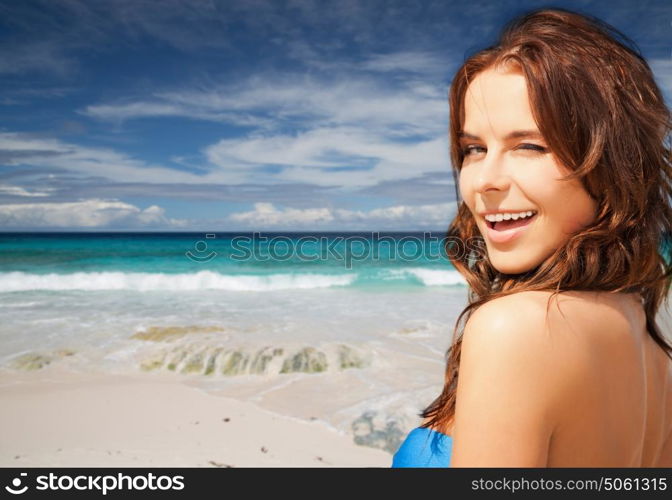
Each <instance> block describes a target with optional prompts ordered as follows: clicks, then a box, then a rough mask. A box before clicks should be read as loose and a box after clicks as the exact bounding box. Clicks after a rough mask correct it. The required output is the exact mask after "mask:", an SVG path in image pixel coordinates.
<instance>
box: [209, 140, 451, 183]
mask: <svg viewBox="0 0 672 500" xmlns="http://www.w3.org/2000/svg"><path fill="white" fill-rule="evenodd" d="M205 155H206V157H207V159H208V161H209V162H210V163H212V164H213V165H217V166H219V167H220V168H221V169H222V170H225V171H231V169H232V168H234V169H241V171H242V172H245V171H246V172H248V173H247V175H248V176H249V178H250V179H252V178H254V177H256V178H257V181H258V176H259V174H255V169H256V170H257V171H259V169H262V168H263V167H264V166H265V165H279V166H282V167H283V168H282V169H281V170H280V171H279V172H278V173H275V174H273V178H274V179H275V180H276V181H278V180H279V181H289V182H308V183H310V184H314V185H320V186H339V187H346V188H359V187H363V186H372V185H376V184H378V183H380V182H383V181H390V180H400V179H411V178H414V177H420V176H422V175H423V174H426V173H431V172H443V171H446V170H448V168H449V167H448V166H449V156H448V143H447V139H446V138H445V137H439V138H434V139H430V140H425V141H418V142H395V141H393V140H391V139H389V138H386V137H384V136H379V135H377V134H374V133H371V132H368V133H367V132H366V131H364V130H362V129H359V128H355V127H333V128H323V129H315V130H310V131H308V132H305V133H301V134H297V135H295V136H292V135H271V136H268V137H264V136H258V137H255V136H252V137H249V138H242V139H227V140H222V141H220V142H218V143H216V144H214V145H212V146H210V147H208V148H206V149H205ZM245 169H247V170H245Z"/></svg>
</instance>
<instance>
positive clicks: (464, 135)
mask: <svg viewBox="0 0 672 500" xmlns="http://www.w3.org/2000/svg"><path fill="white" fill-rule="evenodd" d="M457 136H458V138H460V139H471V140H473V141H480V140H481V138H480V137H478V136H477V135H475V134H470V133H469V132H465V131H463V130H461V131H460V132H458V133H457ZM521 137H525V138H528V139H543V138H544V136H542V135H541V133H540V132H539V131H538V130H514V131H513V132H509V133H508V134H507V135H506V137H504V140H505V141H508V140H509V139H520V138H521Z"/></svg>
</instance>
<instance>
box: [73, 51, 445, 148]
mask: <svg viewBox="0 0 672 500" xmlns="http://www.w3.org/2000/svg"><path fill="white" fill-rule="evenodd" d="M401 57H406V58H408V57H409V56H408V55H403V54H402V56H401ZM418 57H420V56H418ZM386 58H387V59H383V60H382V62H381V61H379V60H378V59H374V60H372V61H371V62H370V63H365V64H370V65H372V66H380V65H381V64H383V63H384V64H387V65H388V66H389V67H390V71H391V70H392V65H393V64H397V65H400V64H409V63H408V62H406V63H404V62H402V61H398V60H396V59H395V55H394V54H391V55H388V56H386ZM386 61H387V62H386ZM421 63H422V64H423V65H436V66H437V67H440V66H441V63H440V61H439V60H438V59H436V58H434V57H433V56H429V55H425V56H424V59H422V62H421ZM330 76H331V79H330V80H326V79H325V78H321V79H317V78H311V77H306V76H304V77H298V76H289V77H287V76H283V75H279V74H273V73H267V74H261V75H257V76H255V77H253V78H250V79H248V80H246V81H242V82H238V83H236V84H230V85H223V86H216V87H210V88H205V89H186V90H178V91H169V92H159V93H156V94H154V95H153V96H152V97H151V98H150V99H147V100H141V101H136V102H120V103H106V104H98V105H92V106H88V107H86V108H85V109H84V110H82V111H80V113H82V114H84V115H87V116H89V117H92V118H97V119H101V120H111V121H123V120H131V119H138V118H146V117H151V116H158V117H161V116H181V117H188V118H193V119H200V120H211V121H217V122H227V123H231V124H234V125H245V126H257V127H263V128H266V127H271V128H273V127H276V128H277V127H282V126H286V125H287V124H290V125H295V126H299V127H301V128H305V127H308V126H325V125H331V126H333V125H359V126H362V127H369V128H370V127H371V126H375V127H376V128H377V130H378V131H379V132H380V131H388V132H390V133H392V132H395V133H396V134H404V135H408V134H428V133H430V134H436V133H438V132H439V131H440V130H442V129H443V128H444V124H445V123H447V118H448V114H447V111H448V104H447V97H446V96H447V92H446V89H445V88H443V87H442V86H441V85H437V84H434V85H432V84H429V83H427V82H426V81H424V82H423V81H416V79H415V77H413V78H408V79H406V80H399V79H397V80H395V81H392V80H389V79H387V78H380V77H377V78H371V77H369V76H364V75H362V74H357V73H348V74H345V75H340V76H339V75H330Z"/></svg>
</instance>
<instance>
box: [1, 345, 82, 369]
mask: <svg viewBox="0 0 672 500" xmlns="http://www.w3.org/2000/svg"><path fill="white" fill-rule="evenodd" d="M73 354H75V351H72V350H70V349H59V350H57V351H52V352H48V353H37V352H30V353H27V354H24V355H22V356H19V357H18V358H16V359H14V360H13V361H12V363H11V365H12V367H14V368H17V369H19V370H26V371H31V370H40V369H42V368H44V367H45V366H47V365H49V364H51V363H52V362H54V361H58V360H60V359H63V358H65V357H68V356H72V355H73Z"/></svg>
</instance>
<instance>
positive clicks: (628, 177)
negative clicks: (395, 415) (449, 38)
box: [393, 9, 672, 467]
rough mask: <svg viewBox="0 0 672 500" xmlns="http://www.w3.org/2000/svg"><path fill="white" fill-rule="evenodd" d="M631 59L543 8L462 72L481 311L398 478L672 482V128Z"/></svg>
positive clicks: (462, 126) (459, 178) (584, 26)
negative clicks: (553, 470)
mask: <svg viewBox="0 0 672 500" xmlns="http://www.w3.org/2000/svg"><path fill="white" fill-rule="evenodd" d="M629 45H632V42H630V41H629V40H628V39H627V38H626V37H625V36H624V35H622V34H621V33H619V32H618V31H616V30H615V29H614V28H612V27H610V26H609V25H607V24H606V23H603V22H601V21H599V20H597V19H594V18H591V17H589V16H584V15H580V14H577V13H573V12H569V11H566V10H562V9H543V10H538V11H533V12H530V13H528V14H526V15H524V16H521V17H519V18H517V19H515V20H513V21H512V22H510V23H509V24H508V25H507V26H506V28H505V29H504V31H503V33H502V36H501V39H500V41H499V43H498V44H497V45H496V46H494V47H490V48H487V49H485V50H483V51H481V52H479V53H477V54H475V55H474V56H472V57H471V58H469V59H468V60H467V61H466V62H465V63H464V65H463V66H462V67H461V68H460V69H459V70H458V72H457V74H456V76H455V78H454V80H453V82H452V84H451V89H450V133H451V142H452V144H451V155H452V161H453V165H454V166H456V169H455V170H454V175H455V177H456V179H455V180H456V185H457V186H458V188H459V195H460V196H459V197H458V203H459V207H458V212H457V215H456V217H455V219H454V221H453V222H452V223H451V225H450V228H449V230H448V234H447V236H448V238H447V241H456V239H457V238H459V240H461V241H467V240H469V239H470V238H474V237H482V238H483V240H484V242H485V249H484V251H483V252H481V254H478V253H477V252H475V251H472V252H471V253H468V254H464V253H463V254H462V255H457V256H455V257H451V261H452V262H453V264H454V266H455V267H456V269H458V270H459V271H460V273H461V274H462V275H463V276H464V277H465V278H466V280H467V283H468V285H469V305H468V306H467V307H466V308H465V310H464V311H462V313H461V314H460V316H459V317H458V319H457V325H456V331H455V336H454V342H453V345H452V346H451V348H450V349H449V350H448V353H447V358H448V362H447V367H446V379H445V386H444V389H443V392H442V393H441V394H440V396H438V397H437V399H436V400H435V401H434V402H433V403H431V404H430V405H429V406H428V407H427V408H426V409H425V410H424V411H423V412H422V413H421V416H422V417H424V421H423V422H422V424H421V426H420V427H418V428H416V429H414V430H413V431H411V433H410V434H409V435H408V437H407V438H406V440H405V441H404V443H403V444H402V446H401V447H400V449H399V450H398V452H397V453H396V455H395V457H394V461H393V467H405V466H410V467H426V466H430V467H432V466H448V465H450V466H469V467H471V466H473V467H489V466H494V467H671V466H672V361H671V358H672V346H671V345H670V343H669V342H670V341H669V340H666V338H665V335H669V333H670V332H662V331H661V329H660V327H659V326H658V325H657V324H656V322H655V316H656V314H657V312H658V310H659V308H660V307H661V305H662V303H663V299H665V304H667V300H666V297H667V293H668V288H669V286H670V282H671V280H672V269H671V267H670V264H669V261H668V260H667V259H666V258H664V257H663V256H662V255H661V254H660V251H661V248H662V246H663V244H664V242H663V241H662V239H663V235H664V234H668V235H669V234H672V208H671V207H670V196H672V154H671V152H670V149H669V148H668V147H666V145H665V141H666V140H667V139H669V137H668V134H669V132H670V126H671V121H670V111H669V109H668V108H667V107H666V106H665V103H664V100H663V97H662V95H661V92H660V90H659V88H658V87H657V86H656V83H655V81H654V79H653V76H652V73H651V70H650V68H649V66H648V65H647V63H646V62H645V60H644V59H643V58H642V57H641V55H639V53H638V51H637V50H636V49H633V48H630V47H629ZM460 198H461V200H460ZM477 248H478V247H477ZM448 253H449V255H451V252H448ZM453 253H455V252H453ZM463 318H464V320H465V322H464V326H463V328H462V330H460V325H461V324H463V323H462V320H463ZM458 368H459V371H458ZM458 375H459V376H458Z"/></svg>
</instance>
